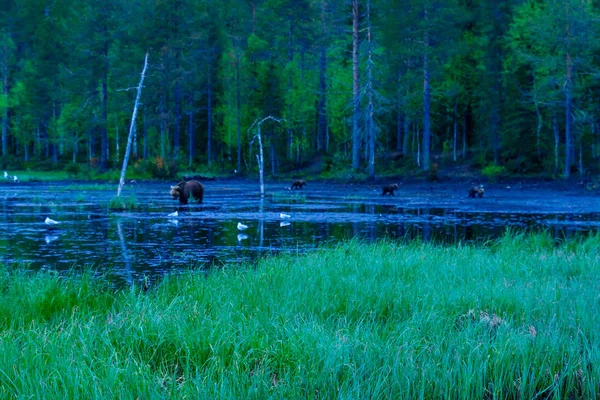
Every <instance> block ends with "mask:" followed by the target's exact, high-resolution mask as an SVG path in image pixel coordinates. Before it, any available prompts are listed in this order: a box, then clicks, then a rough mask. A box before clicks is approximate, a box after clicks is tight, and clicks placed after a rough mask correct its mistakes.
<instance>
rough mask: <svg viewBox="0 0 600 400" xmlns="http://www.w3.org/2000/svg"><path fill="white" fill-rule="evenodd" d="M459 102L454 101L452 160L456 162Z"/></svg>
mask: <svg viewBox="0 0 600 400" xmlns="http://www.w3.org/2000/svg"><path fill="white" fill-rule="evenodd" d="M456 102H457V100H456V99H455V100H454V107H453V108H452V130H453V133H454V134H453V142H452V159H453V160H454V161H455V162H456V146H457V145H458V116H457V115H456V108H457V105H456Z"/></svg>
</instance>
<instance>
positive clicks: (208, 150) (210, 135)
mask: <svg viewBox="0 0 600 400" xmlns="http://www.w3.org/2000/svg"><path fill="white" fill-rule="evenodd" d="M207 75H208V88H207V97H208V99H207V102H208V104H207V105H206V107H207V114H208V115H207V116H206V117H207V119H208V127H207V130H208V131H207V132H206V136H207V139H206V142H207V143H206V156H207V160H208V168H210V167H211V165H212V158H213V157H212V155H213V148H212V140H213V132H212V131H213V128H212V91H213V89H212V77H211V71H210V60H209V61H208V73H207Z"/></svg>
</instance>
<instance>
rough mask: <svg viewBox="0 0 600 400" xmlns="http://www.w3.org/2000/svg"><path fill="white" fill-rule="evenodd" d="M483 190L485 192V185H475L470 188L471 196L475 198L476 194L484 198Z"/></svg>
mask: <svg viewBox="0 0 600 400" xmlns="http://www.w3.org/2000/svg"><path fill="white" fill-rule="evenodd" d="M483 192H484V190H483V185H481V186H473V187H472V188H471V189H469V198H470V199H474V198H475V197H476V196H479V198H482V197H483Z"/></svg>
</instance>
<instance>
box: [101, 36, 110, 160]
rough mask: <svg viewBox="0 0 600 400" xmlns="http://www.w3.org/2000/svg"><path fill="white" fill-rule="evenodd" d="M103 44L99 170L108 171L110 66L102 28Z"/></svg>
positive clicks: (106, 39)
mask: <svg viewBox="0 0 600 400" xmlns="http://www.w3.org/2000/svg"><path fill="white" fill-rule="evenodd" d="M103 30H104V38H105V40H104V44H103V48H102V57H103V60H104V67H103V71H102V122H101V126H100V151H101V154H100V168H101V169H102V170H106V169H108V130H107V128H108V71H109V68H110V64H109V61H108V27H107V26H106V24H105V25H104V26H103Z"/></svg>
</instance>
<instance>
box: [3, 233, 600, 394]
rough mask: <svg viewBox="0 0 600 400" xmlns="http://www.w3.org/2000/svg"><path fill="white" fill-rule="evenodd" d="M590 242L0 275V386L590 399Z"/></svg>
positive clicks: (63, 390)
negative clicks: (135, 285) (140, 285)
mask: <svg viewBox="0 0 600 400" xmlns="http://www.w3.org/2000/svg"><path fill="white" fill-rule="evenodd" d="M599 247H600V237H598V236H595V237H590V238H587V239H581V240H578V241H567V242H565V243H562V244H560V245H558V246H555V244H554V241H553V240H552V239H551V238H550V237H549V236H547V235H534V236H522V235H516V234H514V233H513V234H511V235H509V236H506V237H504V238H503V239H501V240H499V241H497V242H493V243H489V244H488V245H487V246H481V247H478V246H468V245H457V246H451V247H441V246H436V245H432V244H423V243H412V244H409V245H402V244H400V243H397V242H393V243H392V242H382V243H378V244H374V245H366V244H361V243H358V242H354V241H352V242H348V243H347V244H344V245H341V246H338V247H336V248H329V249H323V250H317V251H314V252H312V253H310V254H308V255H304V256H282V257H277V258H270V259H265V260H262V261H260V262H259V263H258V265H256V266H248V265H247V266H242V267H230V268H224V269H219V270H214V271H212V272H211V273H209V274H208V275H206V274H205V273H202V272H189V273H187V274H183V275H179V276H174V277H169V278H167V279H166V280H165V281H163V282H162V283H161V284H159V285H157V286H155V287H154V288H151V290H150V291H148V292H146V293H143V292H141V291H139V290H137V289H131V290H130V289H127V290H122V291H115V290H114V289H112V288H110V287H109V286H108V285H107V284H106V283H105V281H104V280H102V279H94V278H92V277H91V275H90V274H85V275H84V276H79V277H78V276H71V277H60V276H58V275H56V274H52V273H48V272H44V273H42V272H40V273H37V274H26V273H22V272H11V271H9V270H6V269H5V270H1V269H0V287H1V288H2V296H1V297H0V338H1V340H0V397H1V398H16V397H19V398H21V397H22V398H26V397H27V398H29V397H33V398H144V399H153V398H231V399H242V398H243V399H266V398H276V399H292V398H294V399H295V398H311V399H312V398H323V399H330V398H345V399H350V398H352V399H355V398H369V399H417V398H427V399H435V398H447V399H450V398H452V399H485V398H488V399H493V398H494V399H496V398H497V399H504V398H513V399H517V398H522V399H532V398H545V399H547V398H559V399H560V398H584V399H589V398H596V397H598V396H600V389H599V387H600V386H599V385H600V373H598V365H600V350H599V349H600V329H599V328H600V314H599V313H598V312H597V310H598V306H599V303H598V301H599V300H598V293H599V289H600V286H599V283H598V276H600V253H599V250H598V249H599Z"/></svg>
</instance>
